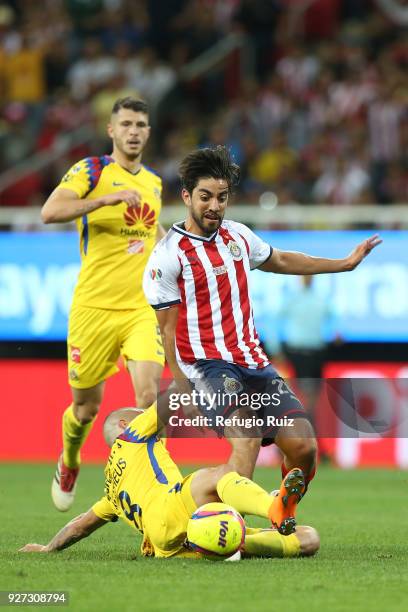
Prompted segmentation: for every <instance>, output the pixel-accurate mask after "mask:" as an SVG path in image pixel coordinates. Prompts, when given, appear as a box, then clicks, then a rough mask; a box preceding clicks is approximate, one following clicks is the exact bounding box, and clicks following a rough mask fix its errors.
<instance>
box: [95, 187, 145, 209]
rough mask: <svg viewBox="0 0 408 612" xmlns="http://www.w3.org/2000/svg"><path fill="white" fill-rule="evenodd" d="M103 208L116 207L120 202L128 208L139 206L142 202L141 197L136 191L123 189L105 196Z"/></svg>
mask: <svg viewBox="0 0 408 612" xmlns="http://www.w3.org/2000/svg"><path fill="white" fill-rule="evenodd" d="M104 200H105V206H116V205H117V204H120V203H121V202H125V203H126V204H127V205H128V206H139V205H140V204H141V202H142V196H141V195H140V193H139V192H138V191H136V189H124V190H123V191H116V192H115V193H110V194H109V195H107V196H105V198H104Z"/></svg>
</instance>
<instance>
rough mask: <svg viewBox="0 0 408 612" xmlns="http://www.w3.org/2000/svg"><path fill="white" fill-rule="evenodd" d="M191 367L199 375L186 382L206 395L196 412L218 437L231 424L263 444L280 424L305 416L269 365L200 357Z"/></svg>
mask: <svg viewBox="0 0 408 612" xmlns="http://www.w3.org/2000/svg"><path fill="white" fill-rule="evenodd" d="M195 367H196V370H197V371H198V373H199V378H196V379H191V380H190V382H191V383H192V384H193V386H194V389H196V391H199V392H201V394H202V395H201V397H205V398H206V399H205V400H204V401H202V402H201V403H200V404H199V409H200V412H201V413H202V414H203V415H204V416H206V417H207V419H208V423H209V425H210V427H211V428H212V429H214V430H215V431H216V432H217V434H218V435H219V436H223V435H224V429H225V428H226V427H231V426H232V427H234V428H235V430H237V428H238V430H239V435H242V437H245V436H246V437H258V436H259V437H262V446H267V445H268V444H272V442H273V440H274V437H275V435H276V433H277V431H278V429H279V428H280V427H286V426H288V427H290V426H291V425H292V424H293V421H294V419H298V418H302V419H308V416H307V413H306V411H305V409H304V408H303V406H302V404H301V403H300V401H299V399H298V398H297V397H296V395H295V394H294V393H293V391H292V390H291V389H290V387H288V385H287V384H286V382H285V381H284V380H283V378H281V377H280V376H279V374H278V372H277V371H276V370H275V369H274V368H273V367H272V366H271V365H268V366H266V367H265V368H259V369H256V370H255V369H249V368H244V367H243V366H240V365H237V364H234V363H228V362H226V361H222V360H220V359H208V360H207V359H200V360H199V361H197V362H196V363H195ZM209 398H210V399H209ZM229 431H231V430H229Z"/></svg>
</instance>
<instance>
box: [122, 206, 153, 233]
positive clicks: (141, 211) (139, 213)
mask: <svg viewBox="0 0 408 612" xmlns="http://www.w3.org/2000/svg"><path fill="white" fill-rule="evenodd" d="M123 216H124V218H125V223H126V225H136V223H143V225H144V226H145V228H146V229H150V228H151V227H153V225H154V224H155V222H156V213H155V211H154V210H152V209H151V208H150V206H149V205H148V204H147V202H144V204H142V205H139V206H128V208H127V210H126V212H125V214H124V215H123Z"/></svg>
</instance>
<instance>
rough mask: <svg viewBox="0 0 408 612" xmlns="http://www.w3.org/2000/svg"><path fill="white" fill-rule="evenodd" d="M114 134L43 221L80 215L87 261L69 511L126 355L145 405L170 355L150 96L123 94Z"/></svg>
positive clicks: (72, 370)
mask: <svg viewBox="0 0 408 612" xmlns="http://www.w3.org/2000/svg"><path fill="white" fill-rule="evenodd" d="M108 133H109V136H110V137H111V139H112V143H113V152H112V154H111V155H104V156H102V157H87V158H86V159H83V160H81V161H79V162H78V163H76V164H75V165H74V166H73V167H72V168H71V169H70V170H69V171H68V172H67V173H66V174H65V176H64V177H63V179H62V181H61V183H60V184H59V185H58V186H57V188H56V189H55V190H54V191H53V193H52V194H51V195H50V197H49V198H48V200H47V201H46V202H45V204H44V206H43V209H42V218H43V221H44V223H64V222H67V221H73V220H75V222H76V225H77V229H78V233H79V235H80V254H81V270H80V274H79V279H78V283H77V285H76V288H75V292H74V299H73V303H72V307H71V312H70V316H69V325H68V382H69V384H70V386H71V390H72V403H71V405H70V406H69V407H68V408H67V409H66V410H65V412H64V415H63V419H62V433H63V452H62V453H61V456H60V458H59V461H58V466H57V471H56V474H55V477H54V479H53V483H52V489H51V493H52V499H53V501H54V504H55V506H56V508H57V509H58V510H60V511H65V510H68V509H69V508H70V507H71V505H72V503H73V500H74V493H75V486H76V480H77V476H78V471H79V465H80V449H81V447H82V445H83V444H84V442H85V440H86V437H87V435H88V434H89V432H90V429H91V427H92V423H93V421H94V419H95V417H96V415H97V413H98V410H99V406H100V404H101V402H102V398H103V391H104V385H105V380H106V379H107V378H108V377H109V376H112V375H113V374H115V373H116V372H117V371H118V367H117V360H118V358H119V356H120V355H122V356H123V358H124V359H125V361H126V365H127V369H128V371H129V374H130V377H131V379H132V383H133V387H134V391H135V394H136V397H137V404H138V406H139V407H141V408H147V407H148V406H150V405H151V404H152V402H153V401H155V399H156V387H157V382H158V380H159V379H160V376H161V372H162V369H163V362H164V351H163V346H162V342H161V336H160V330H159V329H158V325H157V320H156V317H155V315H154V313H153V312H152V309H151V308H150V306H149V304H148V303H147V301H146V298H145V295H144V293H143V289H142V278H143V271H144V268H145V265H146V263H147V260H148V257H149V255H150V253H151V251H152V249H153V247H154V245H155V244H156V241H157V238H158V237H159V238H160V237H162V236H163V235H164V231H163V230H162V228H161V227H160V225H159V223H158V218H159V214H160V209H161V191H162V183H161V179H160V177H158V176H157V174H156V173H155V172H153V171H152V170H151V169H150V168H148V167H146V166H144V165H143V164H142V163H141V160H142V153H143V149H144V147H145V145H146V143H147V141H148V138H149V134H150V126H149V115H148V108H147V105H146V103H145V102H143V101H142V100H138V99H135V98H130V97H128V98H122V99H119V100H117V101H116V103H115V104H114V106H113V109H112V115H111V119H110V123H109V125H108Z"/></svg>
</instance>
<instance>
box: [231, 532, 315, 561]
mask: <svg viewBox="0 0 408 612" xmlns="http://www.w3.org/2000/svg"><path fill="white" fill-rule="evenodd" d="M319 547H320V539H319V534H318V533H317V531H316V529H314V528H313V527H308V526H306V525H298V526H297V527H296V532H295V533H292V534H291V535H289V536H284V535H282V534H280V533H279V531H277V530H276V529H251V528H249V527H247V529H246V535H245V544H244V550H243V551H242V556H243V557H270V558H275V557H276V558H283V557H285V558H288V557H310V556H312V555H314V554H315V553H316V552H317V551H318V550H319Z"/></svg>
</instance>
